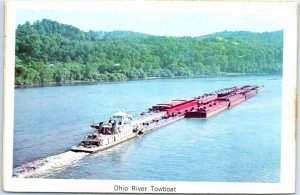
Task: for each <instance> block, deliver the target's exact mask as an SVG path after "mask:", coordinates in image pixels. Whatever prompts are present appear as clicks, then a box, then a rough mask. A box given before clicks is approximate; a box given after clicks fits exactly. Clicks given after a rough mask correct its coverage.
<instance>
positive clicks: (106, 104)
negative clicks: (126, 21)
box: [13, 76, 282, 183]
mask: <svg viewBox="0 0 300 195" xmlns="http://www.w3.org/2000/svg"><path fill="white" fill-rule="evenodd" d="M281 83H282V80H281V77H280V76H244V77H215V78H191V79H157V80H141V81H126V82H109V83H93V84H76V85H68V86H52V87H39V88H24V89H15V111H14V113H15V117H14V124H15V126H14V151H13V157H14V159H13V166H14V168H13V169H14V170H13V172H14V176H16V177H31V178H63V179H67V178H74V179H108V180H110V179H111V180H158V181H164V180H168V181H207V182H267V183H276V182H280V137H281V136H280V135H281V133H280V131H281ZM245 84H250V85H264V86H265V90H264V91H263V92H262V93H260V94H258V95H257V96H254V97H253V98H251V99H249V100H247V101H245V102H243V103H242V104H240V105H238V106H236V107H233V108H232V109H228V110H226V111H224V112H222V113H220V114H218V115H216V116H213V117H211V118H209V119H183V120H181V121H178V122H176V123H173V124H171V125H168V126H166V127H163V128H161V129H158V130H155V131H153V132H151V133H149V134H145V135H142V136H140V137H137V138H134V139H132V140H129V141H127V142H125V143H122V144H120V145H117V146H115V147H112V148H110V149H108V150H105V151H102V152H99V153H96V154H85V153H74V152H71V151H70V147H71V146H73V145H75V144H77V143H78V142H79V141H80V140H81V138H82V136H83V135H85V134H86V133H89V132H91V131H92V129H91V128H89V125H90V124H91V123H92V122H93V121H95V122H98V121H103V120H107V119H108V118H109V116H110V115H111V114H112V113H114V112H116V111H119V110H124V111H127V112H129V113H130V114H132V115H136V114H138V113H140V112H142V111H145V110H146V109H147V108H149V107H151V106H152V105H154V104H157V103H162V102H165V101H169V100H172V99H177V98H184V97H195V96H199V95H202V94H203V93H207V92H212V91H215V90H218V89H221V88H226V87H232V86H235V85H245Z"/></svg>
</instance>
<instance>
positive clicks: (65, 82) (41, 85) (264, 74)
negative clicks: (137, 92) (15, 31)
mask: <svg viewBox="0 0 300 195" xmlns="http://www.w3.org/2000/svg"><path fill="white" fill-rule="evenodd" d="M268 75H270V76H272V75H273V76H282V74H270V73H219V74H209V75H195V76H174V77H146V78H138V79H126V80H118V81H103V80H90V81H83V80H69V81H64V82H59V83H58V82H49V83H39V84H31V85H15V89H22V88H35V87H53V86H66V85H73V84H75V85H76V84H84V83H86V84H88V83H89V84H95V83H109V82H125V81H142V80H155V79H187V78H209V77H237V76H268Z"/></svg>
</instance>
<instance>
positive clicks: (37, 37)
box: [15, 19, 283, 85]
mask: <svg viewBox="0 0 300 195" xmlns="http://www.w3.org/2000/svg"><path fill="white" fill-rule="evenodd" d="M282 47H283V31H275V32H265V33H251V32H228V31H225V32H220V33H215V34H211V35H206V36H199V37H168V36H153V35H147V34H143V33H138V32H129V31H113V32H103V31H99V32H94V31H89V32H84V31H81V30H80V29H78V28H75V27H73V26H71V25H65V24H60V23H58V22H55V21H51V20H46V19H45V20H42V21H37V22H34V23H33V24H30V23H29V22H27V23H25V24H23V25H19V26H18V27H17V29H16V67H15V73H16V75H15V78H16V79H15V84H16V85H30V84H39V83H48V82H65V81H72V80H82V81H95V80H96V81H115V80H126V79H138V78H141V79H143V78H147V77H174V76H197V75H212V74H214V75H215V74H221V73H270V74H280V73H281V71H282Z"/></svg>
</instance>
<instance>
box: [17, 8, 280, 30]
mask: <svg viewBox="0 0 300 195" xmlns="http://www.w3.org/2000/svg"><path fill="white" fill-rule="evenodd" d="M254 10H255V9H254ZM44 18H47V19H51V20H55V21H57V22H60V23H63V24H70V25H73V26H75V27H77V28H79V29H81V30H83V31H89V30H94V31H114V30H127V31H135V32H141V33H147V34H152V35H166V36H201V35H206V34H211V33H214V32H221V31H225V30H228V31H252V32H265V31H275V30H281V29H283V28H284V23H285V17H284V15H283V14H282V13H281V12H276V11H273V12H268V11H267V10H266V11H264V10H263V11H260V10H258V11H257V12H255V11H251V12H249V11H247V9H245V10H236V9H232V10H230V9H227V10H221V11H212V12H211V11H205V10H203V9H199V10H197V9H185V11H183V9H178V11H176V8H175V7H174V9H173V10H170V9H169V10H168V9H164V8H157V7H149V8H148V9H147V7H143V6H142V7H141V8H140V9H138V8H134V9H131V8H128V7H126V8H125V7H124V9H122V6H121V8H120V7H119V8H116V7H113V6H110V7H105V6H103V7H102V9H101V8H100V9H82V10H72V9H69V10H68V9H33V10H28V9H24V10H18V11H17V21H16V22H17V25H18V24H24V23H25V22H27V21H29V22H30V23H33V22H34V21H37V20H42V19H44Z"/></svg>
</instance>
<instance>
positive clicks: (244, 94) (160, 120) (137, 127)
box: [71, 85, 264, 153]
mask: <svg viewBox="0 0 300 195" xmlns="http://www.w3.org/2000/svg"><path fill="white" fill-rule="evenodd" d="M263 89H264V88H263V86H256V85H255V86H251V85H244V86H240V87H238V86H235V87H231V88H226V89H222V90H218V91H215V92H213V93H209V94H204V95H202V96H199V97H195V98H188V99H175V100H172V101H170V102H166V103H161V104H156V105H154V106H152V107H151V108H149V110H148V111H147V112H142V113H141V115H140V117H139V118H137V119H134V120H133V119H132V117H131V116H130V115H128V114H127V113H125V112H117V113H115V114H113V115H112V116H111V118H110V119H109V121H106V122H100V123H97V124H93V125H91V127H93V128H94V129H95V130H94V132H93V133H91V134H88V135H86V136H84V137H83V139H82V140H81V142H80V143H79V144H78V145H75V146H73V147H72V149H71V150H72V151H76V152H88V153H94V152H98V151H100V150H104V149H106V148H109V147H112V146H114V145H117V144H119V143H121V142H124V141H127V140H128V139H131V138H134V137H136V136H137V135H139V134H143V133H147V132H149V131H151V130H155V129H158V128H161V127H163V126H166V125H169V124H171V123H174V122H176V121H178V120H181V119H183V118H208V117H211V116H214V115H216V114H218V113H220V112H222V111H224V110H226V109H228V108H231V107H233V106H236V105H238V104H240V103H242V102H243V101H245V100H247V99H249V98H251V97H253V96H254V95H256V94H258V93H259V92H261V91H263Z"/></svg>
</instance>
